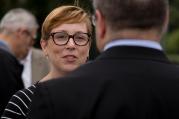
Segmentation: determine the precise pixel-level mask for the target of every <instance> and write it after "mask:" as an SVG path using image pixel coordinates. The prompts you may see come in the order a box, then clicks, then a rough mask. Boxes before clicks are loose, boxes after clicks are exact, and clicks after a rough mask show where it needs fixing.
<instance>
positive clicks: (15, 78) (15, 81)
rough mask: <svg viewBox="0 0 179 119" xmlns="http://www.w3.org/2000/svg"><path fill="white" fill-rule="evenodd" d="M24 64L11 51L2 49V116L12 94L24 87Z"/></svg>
mask: <svg viewBox="0 0 179 119" xmlns="http://www.w3.org/2000/svg"><path fill="white" fill-rule="evenodd" d="M22 70H23V66H22V65H21V64H19V62H18V61H17V59H16V58H15V57H14V56H13V55H12V54H10V53H9V52H7V51H5V50H2V49H0V95H1V97H0V116H1V114H2V113H3V111H4V108H5V106H6V105H7V103H8V101H9V99H10V98H11V96H12V95H13V94H14V93H15V92H16V91H18V90H20V89H22V88H23V87H24V86H23V82H22V79H21V74H22Z"/></svg>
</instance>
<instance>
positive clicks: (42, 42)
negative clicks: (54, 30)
mask: <svg viewBox="0 0 179 119" xmlns="http://www.w3.org/2000/svg"><path fill="white" fill-rule="evenodd" d="M40 45H41V48H42V51H43V52H44V55H45V56H48V52H47V45H48V41H47V40H44V39H41V40H40Z"/></svg>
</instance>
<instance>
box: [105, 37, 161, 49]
mask: <svg viewBox="0 0 179 119" xmlns="http://www.w3.org/2000/svg"><path fill="white" fill-rule="evenodd" d="M114 46H139V47H147V48H153V49H157V50H162V47H161V45H160V44H159V43H158V42H155V41H151V40H137V39H120V40H113V41H111V42H109V43H108V44H106V45H105V47H104V51H105V50H107V49H109V48H111V47H114Z"/></svg>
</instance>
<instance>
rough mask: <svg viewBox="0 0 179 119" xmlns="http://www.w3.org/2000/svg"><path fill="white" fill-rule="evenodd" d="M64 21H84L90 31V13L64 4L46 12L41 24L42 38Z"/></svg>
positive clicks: (45, 37)
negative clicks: (48, 12)
mask: <svg viewBox="0 0 179 119" xmlns="http://www.w3.org/2000/svg"><path fill="white" fill-rule="evenodd" d="M65 23H66V24H72V23H85V24H86V26H87V31H88V33H89V34H91V33H92V23H91V17H90V15H89V14H88V13H87V12H85V11H84V10H83V9H82V8H80V7H77V6H70V5H68V6H67V5H65V6H60V7H57V8H55V9H54V10H52V12H50V14H48V16H47V17H46V19H45V20H44V22H43V24H42V30H41V33H42V39H44V40H48V38H49V35H50V32H51V30H52V29H53V28H56V27H57V26H60V25H62V24H65Z"/></svg>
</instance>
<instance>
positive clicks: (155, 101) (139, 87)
mask: <svg viewBox="0 0 179 119" xmlns="http://www.w3.org/2000/svg"><path fill="white" fill-rule="evenodd" d="M29 118H30V119H179V68H178V67H177V66H175V65H173V64H171V63H170V62H169V61H168V59H167V58H166V56H165V55H164V53H163V52H162V51H159V50H155V49H150V48H144V47H134V46H133V47H132V46H131V47H128V46H118V47H113V48H110V49H108V50H107V51H105V52H103V53H102V54H101V55H100V56H99V57H98V58H97V59H96V60H95V61H93V62H91V63H89V64H86V65H84V66H82V67H81V68H79V69H78V70H76V71H75V72H73V73H71V74H70V75H68V76H67V77H66V78H62V79H57V80H53V81H49V82H44V83H41V84H39V86H38V88H37V92H36V94H35V97H34V100H33V101H32V107H31V112H30V114H29Z"/></svg>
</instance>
